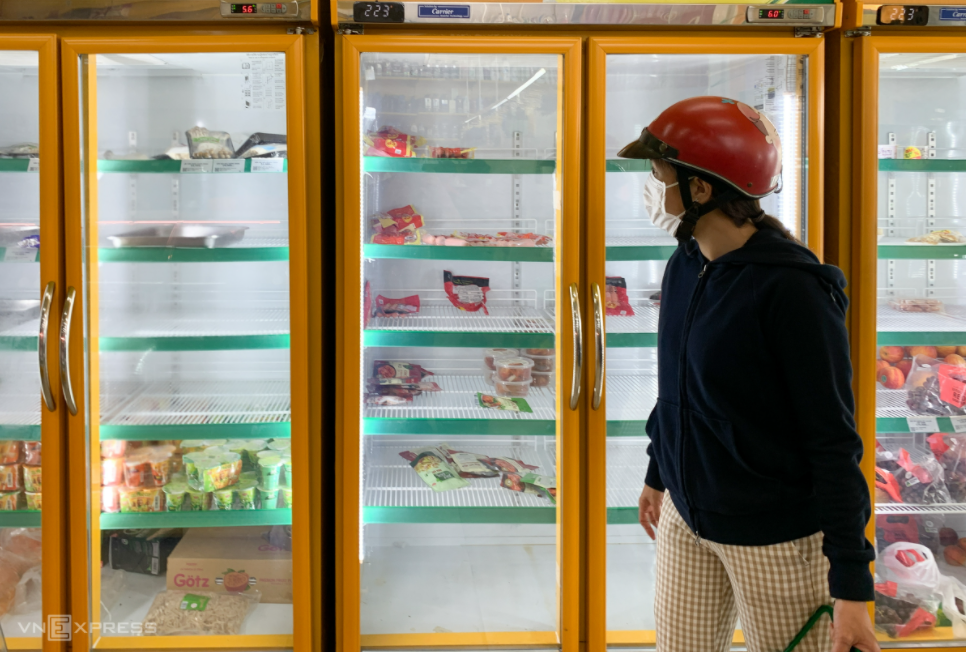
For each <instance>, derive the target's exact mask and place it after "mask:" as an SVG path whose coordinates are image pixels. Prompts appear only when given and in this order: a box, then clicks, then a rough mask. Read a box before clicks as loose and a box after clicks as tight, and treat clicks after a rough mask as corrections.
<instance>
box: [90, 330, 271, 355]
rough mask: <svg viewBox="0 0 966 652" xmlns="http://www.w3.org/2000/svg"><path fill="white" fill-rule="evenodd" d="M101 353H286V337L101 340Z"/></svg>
mask: <svg viewBox="0 0 966 652" xmlns="http://www.w3.org/2000/svg"><path fill="white" fill-rule="evenodd" d="M98 345H99V346H100V350H101V351H241V350H249V349H287V348H289V336H288V335H287V334H286V335H199V336H189V337H101V338H98Z"/></svg>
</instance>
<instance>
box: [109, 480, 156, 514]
mask: <svg viewBox="0 0 966 652" xmlns="http://www.w3.org/2000/svg"><path fill="white" fill-rule="evenodd" d="M119 492H120V494H121V513H122V514H132V513H134V514H140V513H145V512H163V511H164V492H163V491H161V487H121V488H120V489H119Z"/></svg>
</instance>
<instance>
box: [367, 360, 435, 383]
mask: <svg viewBox="0 0 966 652" xmlns="http://www.w3.org/2000/svg"><path fill="white" fill-rule="evenodd" d="M432 375H433V372H432V371H427V370H426V369H423V367H422V366H421V365H418V364H413V363H411V362H401V361H398V360H388V361H387V360H376V361H374V362H373V363H372V378H373V379H375V380H376V381H377V383H376V384H379V385H404V384H409V383H418V382H419V381H421V380H422V379H423V378H425V377H426V376H432Z"/></svg>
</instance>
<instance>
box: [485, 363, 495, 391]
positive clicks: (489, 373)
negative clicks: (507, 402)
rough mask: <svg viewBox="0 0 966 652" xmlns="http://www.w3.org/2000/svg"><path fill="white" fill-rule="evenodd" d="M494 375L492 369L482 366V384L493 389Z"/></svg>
mask: <svg viewBox="0 0 966 652" xmlns="http://www.w3.org/2000/svg"><path fill="white" fill-rule="evenodd" d="M494 374H496V372H495V371H493V370H492V369H490V368H488V367H486V366H485V365H484V366H483V382H484V383H486V384H487V385H489V386H490V387H493V375H494Z"/></svg>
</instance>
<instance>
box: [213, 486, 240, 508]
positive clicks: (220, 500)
mask: <svg viewBox="0 0 966 652" xmlns="http://www.w3.org/2000/svg"><path fill="white" fill-rule="evenodd" d="M211 497H212V501H211V509H212V510H214V511H219V512H221V511H225V512H228V511H231V510H232V509H233V508H234V506H235V487H233V486H232V487H225V488H224V489H218V490H216V491H212V492H211Z"/></svg>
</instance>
